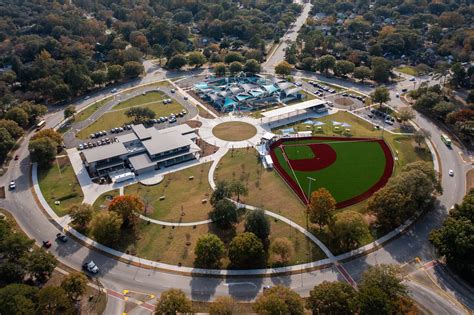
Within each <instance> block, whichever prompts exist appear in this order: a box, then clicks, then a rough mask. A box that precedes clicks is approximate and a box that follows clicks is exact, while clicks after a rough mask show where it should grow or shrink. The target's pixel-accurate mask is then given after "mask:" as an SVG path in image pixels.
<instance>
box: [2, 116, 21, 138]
mask: <svg viewBox="0 0 474 315" xmlns="http://www.w3.org/2000/svg"><path fill="white" fill-rule="evenodd" d="M0 128H5V129H6V130H7V131H8V133H9V134H10V136H12V138H13V139H18V138H20V137H21V136H23V134H24V132H23V129H22V128H21V127H20V126H18V124H17V123H16V122H15V121H13V120H6V119H0Z"/></svg>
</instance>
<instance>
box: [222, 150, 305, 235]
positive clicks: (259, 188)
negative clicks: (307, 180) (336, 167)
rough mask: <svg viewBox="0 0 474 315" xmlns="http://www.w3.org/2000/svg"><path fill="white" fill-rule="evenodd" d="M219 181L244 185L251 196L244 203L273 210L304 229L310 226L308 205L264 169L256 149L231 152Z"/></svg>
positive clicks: (226, 156)
mask: <svg viewBox="0 0 474 315" xmlns="http://www.w3.org/2000/svg"><path fill="white" fill-rule="evenodd" d="M215 178H216V180H217V181H219V180H228V181H231V180H241V181H243V182H244V183H245V185H246V186H247V188H248V191H249V193H248V196H243V197H241V199H242V202H244V203H247V204H250V205H253V206H256V207H260V208H263V209H267V210H271V211H273V212H275V213H278V214H281V215H283V216H285V217H287V218H289V219H291V220H293V221H295V222H297V223H298V224H300V225H302V226H304V225H305V224H306V223H305V222H306V216H305V211H306V208H305V207H304V205H303V204H302V203H301V201H300V200H299V199H298V197H297V196H296V195H295V193H294V192H293V191H292V190H291V188H290V187H288V185H287V184H286V183H285V182H284V181H282V180H281V178H280V176H279V175H278V174H277V173H276V172H274V171H269V170H266V169H264V168H263V166H262V163H261V162H260V161H259V158H258V153H257V151H255V150H254V149H248V150H247V149H235V150H231V151H230V152H228V153H227V154H226V155H225V156H224V157H223V158H222V159H221V160H220V162H219V166H218V168H217V170H216V173H215Z"/></svg>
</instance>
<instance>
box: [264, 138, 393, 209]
mask: <svg viewBox="0 0 474 315" xmlns="http://www.w3.org/2000/svg"><path fill="white" fill-rule="evenodd" d="M270 155H271V157H272V159H273V163H274V168H275V170H276V171H277V172H278V173H279V174H280V176H281V177H282V178H283V180H285V182H286V183H287V184H288V185H289V186H290V187H291V188H292V189H293V190H294V191H295V193H296V194H297V195H298V197H299V198H300V199H301V200H302V201H303V202H304V203H307V202H308V194H310V191H309V190H310V189H311V192H312V191H315V190H317V189H318V188H320V187H324V188H326V189H328V190H329V191H330V192H331V194H332V195H333V196H334V198H335V199H336V202H337V207H338V208H343V207H347V206H350V205H353V204H356V203H358V202H360V201H363V200H365V199H367V198H368V197H370V196H371V195H372V194H373V193H375V192H376V191H377V190H378V189H380V188H381V187H383V186H384V185H385V184H386V183H387V181H388V179H389V178H390V176H391V175H392V172H393V166H394V161H393V157H392V154H391V151H390V148H389V147H388V145H387V144H386V143H385V141H383V140H381V139H372V138H347V137H306V138H282V139H279V140H278V141H276V142H274V143H273V144H272V145H271V147H270ZM311 178H312V179H314V180H312V179H311ZM310 181H311V184H310ZM310 185H311V187H310Z"/></svg>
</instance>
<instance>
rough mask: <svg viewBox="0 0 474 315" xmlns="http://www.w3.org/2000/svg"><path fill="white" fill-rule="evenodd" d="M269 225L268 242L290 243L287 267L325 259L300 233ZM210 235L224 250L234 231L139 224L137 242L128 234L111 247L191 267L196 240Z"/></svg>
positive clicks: (277, 224) (282, 225) (208, 226)
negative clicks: (291, 250)
mask: <svg viewBox="0 0 474 315" xmlns="http://www.w3.org/2000/svg"><path fill="white" fill-rule="evenodd" d="M271 224H272V227H271V232H270V240H273V239H275V238H278V237H286V238H288V239H289V240H290V241H291V242H292V243H293V247H294V249H295V253H294V255H293V257H292V259H291V260H290V264H296V263H305V262H310V261H313V260H319V259H324V258H326V256H325V255H324V253H323V252H322V251H321V250H320V249H319V247H317V246H315V245H314V244H313V243H312V242H310V241H309V240H308V239H307V238H306V237H305V236H304V235H303V234H302V233H300V232H298V231H297V230H295V229H293V228H292V227H290V226H289V225H287V224H285V223H283V222H280V221H274V220H271ZM209 232H211V233H216V234H217V235H218V236H219V237H221V238H222V239H223V241H224V243H225V244H226V246H227V244H228V242H229V241H230V240H231V238H232V236H234V231H230V230H227V231H217V230H216V229H215V228H214V226H212V225H211V224H205V225H197V226H195V227H177V228H174V229H173V228H171V227H163V226H160V225H156V224H146V223H145V222H144V221H140V223H139V228H138V235H139V236H138V237H137V238H135V237H133V236H132V235H128V234H127V235H123V237H122V240H121V241H120V242H118V243H117V244H116V245H115V246H113V247H114V248H115V249H117V250H120V251H124V252H125V251H128V252H129V253H130V254H133V255H137V256H139V257H141V258H145V259H149V260H154V261H159V262H162V263H168V264H174V265H177V264H181V265H182V266H186V267H193V262H194V258H195V256H194V247H195V246H196V242H197V239H198V238H199V236H201V235H203V234H206V233H209ZM235 232H236V233H237V234H239V233H242V232H244V227H243V223H242V222H241V223H240V224H238V225H237V226H236V229H235ZM310 253H311V256H310ZM228 264H229V260H228V259H227V258H224V259H223V267H224V268H226V267H227V266H228ZM272 264H273V261H272V259H270V260H269V261H268V266H271V265H272Z"/></svg>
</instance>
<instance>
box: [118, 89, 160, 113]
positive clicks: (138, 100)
mask: <svg viewBox="0 0 474 315" xmlns="http://www.w3.org/2000/svg"><path fill="white" fill-rule="evenodd" d="M164 98H168V97H167V95H166V94H165V93H163V92H161V91H153V92H148V93H145V94H141V95H138V96H135V97H132V98H130V99H128V100H126V101H123V102H121V103H120V104H117V105H115V106H114V107H113V109H124V108H130V107H133V106H139V105H143V104H148V103H152V102H153V103H155V102H156V103H159V102H162V101H163V99H164Z"/></svg>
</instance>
